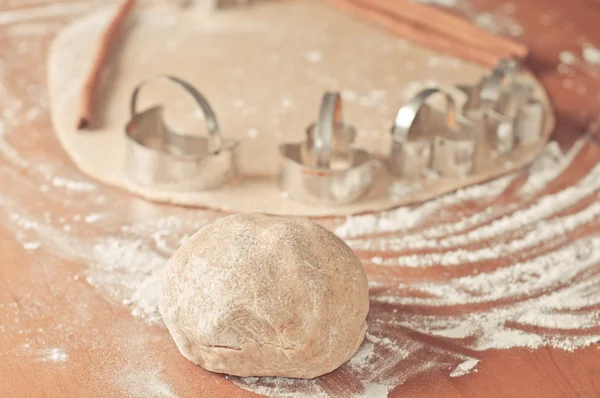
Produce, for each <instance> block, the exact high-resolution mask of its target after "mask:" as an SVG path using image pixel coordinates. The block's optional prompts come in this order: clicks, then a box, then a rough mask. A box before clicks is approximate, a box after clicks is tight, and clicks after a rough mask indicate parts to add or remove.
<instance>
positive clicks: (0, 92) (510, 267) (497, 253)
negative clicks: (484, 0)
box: [0, 0, 600, 398]
mask: <svg viewBox="0 0 600 398" xmlns="http://www.w3.org/2000/svg"><path fill="white" fill-rule="evenodd" d="M39 3H42V2H39ZM101 3H104V2H102V1H98V2H94V1H88V2H84V1H74V2H71V3H70V4H74V6H73V7H71V6H69V7H70V8H69V7H66V6H65V5H58V4H52V3H50V2H46V4H41V5H36V6H35V7H32V8H31V9H30V10H28V11H18V12H0V29H2V26H6V29H8V28H9V27H10V30H8V31H9V32H12V33H11V35H13V36H9V37H8V39H9V40H10V38H11V37H13V38H15V40H16V38H18V40H19V43H21V44H22V43H27V42H26V41H23V40H25V38H27V37H28V36H27V35H25V34H24V32H23V30H18V29H14V27H15V26H20V25H19V24H22V23H24V22H26V23H30V24H33V23H38V22H37V21H38V20H39V19H50V17H63V16H69V15H73V14H77V13H80V12H84V11H85V10H86V7H88V8H90V7H95V6H97V5H100V4H101ZM436 3H437V4H441V5H443V6H446V7H457V8H458V9H459V10H463V11H464V10H466V14H467V15H470V17H471V18H472V19H475V20H477V21H478V23H479V24H480V25H482V26H484V27H486V28H489V29H490V30H492V31H494V30H500V31H502V32H508V33H510V34H518V33H519V28H520V27H519V25H518V23H517V22H516V21H515V20H514V19H512V18H513V17H512V15H513V14H514V12H515V10H514V8H516V6H515V5H514V4H513V6H512V7H504V8H502V10H501V11H500V12H499V13H495V14H475V13H472V12H470V11H469V10H468V9H467V8H466V6H465V4H464V2H462V1H460V0H456V1H454V0H446V1H441V0H438V1H436ZM511 4H512V3H511ZM44 24H45V25H43V26H41V25H40V28H39V29H37V30H35V29H34V30H33V31H34V32H35V33H32V34H31V38H32V39H31V40H34V39H35V40H39V38H40V37H42V36H43V35H44V34H45V33H46V32H48V33H49V32H51V29H52V26H53V25H51V24H50V25H48V24H47V21H46V22H44ZM29 43H30V45H31V48H32V49H34V48H35V46H34V41H31V42H29ZM594 50H595V49H594V48H592V47H590V46H586V47H584V48H583V50H582V57H583V59H584V60H585V61H586V62H588V63H591V64H594V63H598V62H596V61H597V58H598V57H597V54H596V52H595V51H594ZM306 57H307V61H309V62H319V60H320V59H321V57H322V55H321V54H316V53H314V52H310V51H309V52H307V54H306ZM575 58H577V57H575ZM1 60H2V58H1V57H0V109H2V118H1V121H0V186H3V187H4V186H6V187H11V189H7V190H0V227H2V228H3V229H6V230H8V231H10V232H11V233H12V234H14V236H15V237H16V239H17V241H18V242H20V244H21V245H22V246H23V248H24V249H26V250H27V251H28V254H27V255H29V256H31V257H32V258H41V257H36V256H46V255H48V253H49V254H51V255H53V256H56V257H58V258H60V259H64V260H68V261H75V262H77V263H79V264H82V265H84V266H86V268H85V269H84V270H83V271H82V273H81V274H78V275H75V277H74V278H73V279H74V280H75V281H77V280H80V281H82V282H81V283H84V282H83V281H87V282H88V283H89V284H91V285H92V286H94V287H96V288H98V289H99V290H100V291H102V292H103V293H105V294H106V295H108V296H109V297H111V298H113V299H114V300H117V301H119V302H122V303H123V304H124V305H126V306H128V307H129V308H130V309H131V312H132V313H133V314H134V315H135V316H137V317H140V318H143V319H145V320H146V321H147V322H149V323H151V324H157V323H160V322H161V319H160V315H159V314H158V311H157V302H158V295H159V281H160V276H161V273H162V270H163V268H164V266H165V264H166V261H167V259H168V258H169V257H170V256H171V255H172V253H173V252H174V251H175V250H177V248H178V247H179V246H180V245H181V243H182V242H184V241H185V240H186V239H187V238H188V237H189V236H190V235H191V234H193V233H194V232H195V231H197V230H198V229H199V228H201V227H203V226H205V225H207V224H208V223H210V222H212V221H214V220H216V219H217V218H219V217H221V216H222V214H220V213H216V212H212V211H208V210H195V209H185V208H175V207H170V206H163V205H154V204H150V203H148V202H145V201H142V200H140V199H137V198H133V197H130V196H127V195H122V194H120V193H118V192H115V191H114V190H111V189H108V188H104V187H102V186H101V185H98V184H95V183H94V182H91V181H89V180H87V179H86V178H85V177H82V176H81V175H80V174H79V173H77V172H76V171H73V169H72V166H71V165H70V164H68V163H66V162H65V160H64V159H63V158H60V157H59V156H57V154H56V143H55V142H54V140H53V138H52V137H51V136H50V135H48V134H47V132H44V134H42V135H40V136H39V143H37V145H36V146H35V147H32V146H31V145H30V142H29V139H28V138H29V137H28V136H24V135H23V134H21V133H22V132H23V131H25V130H24V129H23V128H20V129H19V130H18V131H17V129H16V127H17V126H19V125H21V126H30V125H31V126H32V129H33V126H34V124H33V123H34V122H36V123H37V122H39V121H40V120H45V121H46V123H47V122H48V120H47V118H48V116H47V111H46V109H47V105H46V104H45V103H44V102H43V101H44V99H43V97H42V96H40V95H36V94H35V93H36V92H43V84H44V79H43V78H41V77H40V76H43V75H44V71H43V62H41V61H40V62H39V65H40V66H39V67H38V66H36V67H37V68H39V69H37V70H34V72H35V73H33V75H34V76H36V75H37V76H38V81H37V82H35V83H34V82H28V85H27V86H26V85H22V86H18V85H16V86H14V87H13V86H11V87H10V89H7V87H8V84H9V81H8V77H7V76H16V75H18V72H19V71H18V68H17V69H15V70H12V71H7V70H5V69H6V68H5V67H4V64H3V62H2V61H1ZM561 60H562V62H563V63H564V64H571V63H575V64H576V63H577V62H579V60H578V58H577V59H576V60H575V61H574V60H573V57H570V56H568V55H561ZM442 61H444V60H443V59H441V58H440V59H437V58H436V59H433V60H430V66H431V67H436V65H438V63H439V62H442ZM599 62H600V61H599ZM15 64H17V63H15ZM406 67H407V68H408V67H409V64H408V63H407V65H406ZM412 67H415V66H414V65H412ZM9 72H10V73H12V75H10V74H8V73H9ZM565 73H566V72H565ZM434 83H435V82H433V81H432V82H428V83H427V84H434ZM32 87H33V88H32ZM416 89H418V87H417V86H414V87H409V88H408V90H409V91H410V90H416ZM29 92H31V93H34V94H31V95H29V96H27V94H26V93H29ZM407 92H408V91H407ZM342 94H343V95H344V98H345V99H348V100H351V101H356V102H359V103H362V104H363V105H364V106H374V105H381V104H383V103H385V91H382V90H373V91H372V92H368V93H357V92H354V91H349V90H348V91H344V92H343V93H342ZM21 97H22V98H28V100H27V101H28V103H27V104H26V105H23V104H21V103H19V102H18V101H16V98H21ZM238 101H242V100H238ZM282 104H283V106H286V105H285V104H284V103H282ZM27 131H30V130H27ZM31 131H32V133H31V134H33V132H35V131H34V130H31ZM590 145H592V144H590V143H589V142H588V141H585V140H582V141H580V142H578V143H577V144H576V145H575V146H574V147H573V148H572V149H571V150H570V151H569V152H567V153H566V154H563V153H562V152H561V151H560V148H559V147H558V146H557V145H556V144H554V143H551V144H549V145H548V147H547V149H546V151H545V152H544V154H543V155H542V157H540V158H539V159H538V160H537V161H536V162H535V163H534V164H533V165H532V166H531V167H530V168H529V170H528V172H527V173H525V174H526V175H524V174H520V173H516V174H513V175H509V176H506V177H503V178H500V179H497V180H494V181H491V182H488V183H485V184H481V185H478V186H473V187H469V188H466V189H463V190H460V191H457V192H455V193H452V194H448V195H445V196H443V197H440V198H437V199H434V200H431V201H428V202H426V203H423V204H419V205H415V206H410V207H404V208H399V209H396V210H392V211H388V212H383V213H381V214H377V215H358V216H352V217H347V218H339V219H323V220H320V222H321V223H322V224H323V225H324V226H325V227H327V228H329V229H331V230H333V231H335V232H336V233H337V234H338V235H339V236H341V237H342V238H343V239H345V240H346V241H347V243H348V244H349V245H350V246H351V247H352V248H353V249H355V250H356V252H357V253H358V255H359V256H360V257H361V258H362V260H363V262H364V263H365V265H366V268H367V271H368V273H369V278H370V283H369V286H370V289H371V313H370V315H369V319H368V322H369V331H368V334H367V337H366V340H365V341H364V343H363V345H362V346H361V348H360V350H359V351H358V353H357V354H356V355H355V356H354V357H353V358H352V359H351V360H350V361H349V362H348V363H347V364H346V365H344V367H343V369H342V371H341V372H335V373H334V374H332V375H330V376H328V382H324V381H323V380H291V379H281V378H232V380H233V381H234V383H235V384H236V385H237V386H239V387H241V388H244V389H247V390H250V391H253V392H256V393H259V394H265V395H268V396H277V397H302V396H311V397H331V396H337V395H340V394H345V395H346V396H352V397H355V398H358V397H373V398H377V397H385V396H387V395H388V393H389V391H391V389H392V388H394V387H396V386H398V385H401V384H402V383H404V382H405V381H406V380H408V379H410V378H412V377H416V376H419V375H422V374H425V373H428V372H432V371H437V372H440V371H443V372H446V374H449V375H450V376H452V377H458V376H462V375H464V374H467V373H469V372H472V371H474V370H475V367H476V366H477V363H478V362H479V358H478V357H477V358H476V357H466V356H465V355H464V353H463V352H462V351H461V352H457V351H456V349H455V348H454V347H456V346H460V347H463V348H466V349H469V350H472V352H473V353H474V354H473V355H474V356H478V355H476V354H477V353H478V352H480V351H483V350H486V349H508V348H511V347H529V348H538V347H543V346H549V347H554V348H559V349H563V350H567V351H572V350H576V349H578V348H581V347H585V346H587V345H589V344H593V343H595V342H598V341H599V340H600V334H599V333H598V330H599V329H600V318H599V316H598V310H597V308H598V307H599V306H600V290H599V289H598V288H597V286H598V285H599V284H600V274H599V273H598V269H599V268H598V267H599V264H600V254H599V253H600V239H599V238H598V237H597V236H596V234H597V231H598V230H599V228H600V225H599V220H600V204H599V203H600V202H599V201H598V199H599V194H600V166H597V165H596V164H595V163H594V162H593V161H592V160H590V158H589V156H587V157H586V156H580V155H581V154H582V153H583V152H585V150H586V149H589V147H590ZM574 163H576V164H577V167H578V169H579V170H580V175H575V176H573V175H568V176H567V175H565V174H564V173H565V171H566V170H567V169H568V168H569V166H571V165H573V164H574ZM519 178H524V181H523V182H522V184H521V185H519V186H518V189H510V188H511V187H512V186H513V184H515V183H516V181H517V180H518V179H519ZM550 187H552V189H550ZM32 197H34V198H35V200H31V198H32ZM66 226H68V228H66ZM56 264H57V266H60V264H61V263H60V262H57V263H56ZM432 270H442V271H443V277H440V276H439V275H440V274H439V273H438V274H435V273H432V272H431V271H432ZM434 275H437V276H434ZM65 283H66V282H65ZM3 309H4V308H3ZM4 332H5V329H4V328H3V325H2V324H1V323H0V333H4ZM410 332H418V333H421V334H423V335H426V336H428V337H429V338H430V339H439V340H436V341H438V344H435V345H432V344H428V343H426V342H423V341H420V340H417V339H415V338H413V337H411V336H412V333H410ZM40 333H42V332H40ZM447 340H450V341H451V342H452V343H453V344H451V345H450V344H444V341H447ZM50 347H54V348H50V349H47V350H44V351H43V352H42V353H41V354H39V355H38V356H34V360H41V361H45V362H48V363H53V364H58V365H60V363H62V362H66V361H68V360H70V355H69V353H71V351H70V350H69V347H67V346H65V347H61V348H58V347H56V346H54V345H52V346H50ZM153 365H154V364H153ZM111 378H112V379H113V382H114V383H115V384H116V385H117V386H118V387H119V389H120V390H121V391H122V393H123V395H126V396H131V397H166V398H174V397H176V395H175V393H174V392H173V390H172V388H171V386H169V385H168V383H165V382H164V380H163V378H162V367H161V365H160V364H156V366H153V367H152V368H149V367H140V366H133V365H132V366H129V367H125V368H124V369H122V370H121V371H120V373H119V374H118V375H116V376H115V375H111ZM348 380H351V381H352V382H353V383H347V382H346V381H348ZM340 385H341V386H346V387H344V388H350V389H351V391H345V390H340V388H342V387H340Z"/></svg>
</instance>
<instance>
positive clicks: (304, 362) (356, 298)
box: [160, 213, 369, 378]
mask: <svg viewBox="0 0 600 398" xmlns="http://www.w3.org/2000/svg"><path fill="white" fill-rule="evenodd" d="M368 311H369V289H368V284H367V277H366V274H365V271H364V268H363V266H362V264H361V262H360V260H359V259H358V258H357V257H356V255H355V254H354V253H353V252H352V250H351V249H350V248H349V247H348V246H347V245H346V244H345V243H344V242H342V240H340V239H339V238H338V237H336V236H335V235H334V234H332V233H331V232H329V231H327V230H326V229H325V228H323V227H321V226H320V225H318V224H316V223H315V222H312V221H310V220H307V219H302V218H293V217H281V216H273V215H267V214H259V213H250V214H236V215H232V216H228V217H225V218H223V219H221V220H219V221H217V222H215V223H213V224H211V225H208V226H206V227H205V228H203V229H201V230H200V231H199V232H198V233H196V234H195V235H194V236H192V237H191V238H190V239H189V240H188V241H187V242H186V243H185V244H184V245H183V246H182V247H181V248H180V249H179V250H178V251H177V252H176V253H175V254H174V255H173V257H172V258H171V260H170V261H169V263H168V265H167V268H166V271H165V274H164V277H163V284H162V293H161V299H160V313H161V315H162V317H163V319H164V321H165V324H166V325H167V327H168V329H169V331H170V333H171V335H172V336H173V339H174V340H175V343H176V344H177V346H178V347H179V350H180V351H181V353H182V354H183V355H184V356H185V357H186V358H187V359H189V360H190V361H192V362H194V363H196V364H198V365H200V366H202V367H203V368H205V369H208V370H210V371H213V372H218V373H227V374H231V375H236V376H282V377H293V378H313V377H317V376H320V375H323V374H325V373H329V372H331V371H333V370H334V369H336V368H338V367H339V366H340V365H342V364H343V363H344V362H346V361H347V360H348V359H350V357H352V355H354V353H355V352H356V351H357V350H358V347H359V346H360V344H361V342H362V341H363V338H364V335H365V331H366V327H367V325H366V316H367V312H368Z"/></svg>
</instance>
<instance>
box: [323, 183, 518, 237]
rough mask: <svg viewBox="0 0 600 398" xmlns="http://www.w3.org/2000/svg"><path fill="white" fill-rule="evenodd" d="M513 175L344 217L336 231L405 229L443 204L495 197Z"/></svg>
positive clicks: (365, 232)
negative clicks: (420, 202) (377, 211)
mask: <svg viewBox="0 0 600 398" xmlns="http://www.w3.org/2000/svg"><path fill="white" fill-rule="evenodd" d="M512 178H514V177H512V176H506V177H502V178H500V179H497V180H494V181H492V182H490V183H488V184H484V185H475V186H471V187H468V188H464V189H461V190H458V191H456V192H454V193H452V194H449V195H445V196H442V197H441V198H438V199H436V200H432V201H429V202H426V203H424V204H423V205H420V206H412V207H401V208H398V209H396V210H392V211H388V212H383V213H381V214H380V215H372V214H367V215H361V216H351V217H347V218H346V220H345V222H344V224H342V225H340V226H338V227H337V228H336V230H335V232H336V234H337V235H338V236H340V237H341V238H353V237H358V236H363V235H371V234H376V233H385V232H398V231H405V230H408V229H411V228H414V227H415V226H417V225H419V224H420V223H421V222H422V221H423V220H424V219H425V218H426V217H427V216H429V215H431V214H433V213H434V212H435V211H437V210H439V209H441V208H443V207H447V206H452V205H455V204H458V203H461V202H465V201H468V200H476V199H481V198H487V197H494V196H496V195H498V194H500V193H501V192H502V191H503V190H504V189H506V187H507V186H508V184H509V183H510V181H511V180H512Z"/></svg>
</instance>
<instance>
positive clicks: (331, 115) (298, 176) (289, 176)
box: [279, 92, 375, 205]
mask: <svg viewBox="0 0 600 398" xmlns="http://www.w3.org/2000/svg"><path fill="white" fill-rule="evenodd" d="M355 137H356V130H355V128H354V127H353V126H350V125H348V124H345V123H344V122H343V120H342V100H341V97H340V94H339V93H333V92H326V93H325V94H324V95H323V99H322V102H321V107H320V111H319V117H318V119H317V121H316V123H314V124H311V125H310V126H309V127H308V128H307V130H306V141H305V142H302V143H286V144H282V145H280V146H279V154H280V159H281V166H280V174H279V186H280V188H281V190H282V192H283V194H284V195H287V196H288V197H289V198H290V199H292V200H295V201H299V202H303V203H307V204H319V205H340V204H345V203H350V202H354V201H356V200H358V199H359V198H361V197H362V196H364V195H365V194H367V193H368V192H369V190H370V189H371V187H372V185H373V174H374V168H375V161H374V158H373V157H372V155H371V154H370V153H368V152H367V151H364V150H361V149H355V148H352V143H353V142H354V139H355Z"/></svg>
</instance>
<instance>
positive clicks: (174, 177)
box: [125, 76, 239, 191]
mask: <svg viewBox="0 0 600 398" xmlns="http://www.w3.org/2000/svg"><path fill="white" fill-rule="evenodd" d="M158 79H163V80H165V79H166V80H167V81H169V82H171V83H175V84H177V85H179V86H181V87H182V88H183V89H184V90H185V91H186V92H187V93H188V94H189V95H191V96H192V98H193V99H194V100H195V102H196V104H197V105H198V107H199V109H200V110H201V111H202V113H203V115H204V118H205V121H206V124H207V128H208V136H200V135H187V134H180V133H178V132H175V131H174V130H172V129H171V128H169V127H168V126H167V124H166V123H165V121H164V120H163V107H162V106H153V107H151V108H148V109H146V110H144V111H142V112H140V113H138V112H137V102H138V96H139V93H140V90H141V88H142V87H143V86H145V85H146V84H147V83H149V82H150V81H154V80H158ZM130 111H131V120H130V121H129V122H128V123H127V126H126V127H125V136H126V138H127V157H126V161H125V171H126V173H127V174H128V176H129V177H130V178H131V179H133V180H134V181H136V182H138V183H140V184H142V185H145V186H149V187H153V188H157V189H164V190H169V191H202V190H208V189H213V188H216V187H219V186H221V185H223V184H224V183H226V182H227V181H229V180H231V179H233V178H234V177H235V176H236V175H237V157H238V154H237V152H238V147H239V145H238V141H237V140H234V139H231V138H224V137H222V136H221V133H220V130H219V124H218V122H217V118H216V115H215V113H214V111H213V109H212V108H211V106H210V104H209V103H208V101H207V100H206V99H205V98H204V96H203V95H202V94H200V92H198V90H196V89H195V88H194V87H193V86H192V85H190V84H189V83H187V82H185V81H183V80H181V79H178V78H176V77H173V76H157V77H154V78H152V79H149V80H146V81H143V82H142V83H140V84H139V85H138V86H137V87H136V88H135V89H134V91H133V94H132V96H131V103H130Z"/></svg>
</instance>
